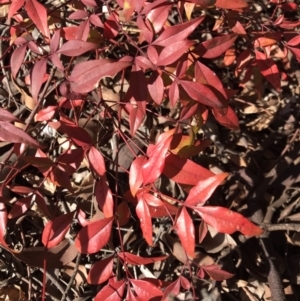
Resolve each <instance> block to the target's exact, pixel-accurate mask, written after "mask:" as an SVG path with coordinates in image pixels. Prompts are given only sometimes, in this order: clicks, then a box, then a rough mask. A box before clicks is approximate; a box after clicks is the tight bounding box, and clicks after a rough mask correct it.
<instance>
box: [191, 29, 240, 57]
mask: <svg viewBox="0 0 300 301" xmlns="http://www.w3.org/2000/svg"><path fill="white" fill-rule="evenodd" d="M237 37H238V36H237V35H236V34H226V35H223V36H219V37H215V38H212V39H210V40H208V41H205V42H202V43H201V44H199V45H198V46H197V47H196V48H195V50H194V51H195V52H196V53H198V54H200V56H202V57H204V58H207V59H212V58H215V57H218V56H220V55H221V54H223V53H224V52H225V51H226V50H227V49H228V48H230V47H231V46H232V44H233V43H234V41H235V40H236V39H237Z"/></svg>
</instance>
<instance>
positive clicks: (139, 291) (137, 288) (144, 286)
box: [129, 279, 163, 301]
mask: <svg viewBox="0 0 300 301" xmlns="http://www.w3.org/2000/svg"><path fill="white" fill-rule="evenodd" d="M129 281H130V283H131V285H132V286H133V290H134V292H135V294H136V295H137V296H138V299H139V300H140V301H149V300H151V301H156V300H160V299H161V297H162V296H163V293H162V291H161V290H159V289H158V288H157V287H156V286H155V285H154V284H152V283H150V282H148V281H144V280H136V279H129Z"/></svg>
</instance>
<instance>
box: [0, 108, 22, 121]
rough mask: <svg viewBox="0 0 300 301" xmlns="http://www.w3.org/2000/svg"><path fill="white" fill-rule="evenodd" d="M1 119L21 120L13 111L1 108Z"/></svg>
mask: <svg viewBox="0 0 300 301" xmlns="http://www.w3.org/2000/svg"><path fill="white" fill-rule="evenodd" d="M0 121H9V122H12V121H17V122H20V119H18V118H17V117H16V116H14V115H13V114H12V113H10V112H9V111H7V110H5V109H1V108H0Z"/></svg>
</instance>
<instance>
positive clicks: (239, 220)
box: [194, 206, 263, 236]
mask: <svg viewBox="0 0 300 301" xmlns="http://www.w3.org/2000/svg"><path fill="white" fill-rule="evenodd" d="M194 211H196V212H197V213H198V214H199V215H200V216H201V217H202V219H203V220H204V221H205V222H206V223H207V224H208V225H210V226H212V227H213V228H214V229H216V230H217V231H218V232H221V233H227V234H232V233H233V232H235V231H240V232H241V233H243V234H244V235H247V236H258V235H261V234H262V233H263V229H261V228H259V227H257V226H256V225H254V224H253V223H252V222H250V221H249V220H248V219H247V218H245V217H243V216H242V215H241V214H239V213H237V212H233V211H231V210H229V209H227V208H224V207H218V206H205V207H197V208H194Z"/></svg>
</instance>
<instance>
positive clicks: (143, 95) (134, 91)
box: [130, 66, 148, 102]
mask: <svg viewBox="0 0 300 301" xmlns="http://www.w3.org/2000/svg"><path fill="white" fill-rule="evenodd" d="M130 86H131V87H132V88H131V90H130V91H131V96H132V97H133V98H134V100H135V101H145V102H146V101H147V96H148V95H147V80H146V77H145V73H144V72H143V71H142V70H137V68H136V66H133V67H132V70H131V72H130Z"/></svg>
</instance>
